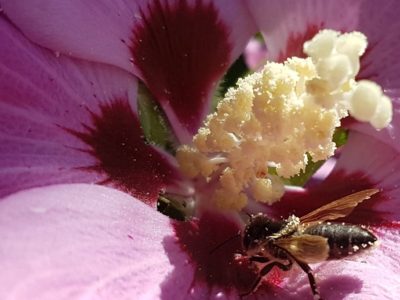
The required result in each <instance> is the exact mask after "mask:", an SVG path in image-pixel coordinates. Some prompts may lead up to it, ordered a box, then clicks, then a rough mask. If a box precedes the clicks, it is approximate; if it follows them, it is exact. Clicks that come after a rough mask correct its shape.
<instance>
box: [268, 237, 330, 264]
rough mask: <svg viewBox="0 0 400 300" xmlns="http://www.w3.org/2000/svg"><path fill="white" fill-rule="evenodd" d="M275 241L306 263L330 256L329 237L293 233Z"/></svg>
mask: <svg viewBox="0 0 400 300" xmlns="http://www.w3.org/2000/svg"><path fill="white" fill-rule="evenodd" d="M275 243H276V245H278V246H279V247H281V248H283V249H285V250H287V251H288V252H289V253H290V254H292V255H293V256H294V257H295V258H296V259H298V260H300V261H302V262H305V263H317V262H321V261H324V260H326V259H327V258H328V256H329V244H328V239H327V238H325V237H322V236H318V235H311V234H301V235H293V236H289V237H287V238H282V239H279V240H277V241H276V242H275Z"/></svg>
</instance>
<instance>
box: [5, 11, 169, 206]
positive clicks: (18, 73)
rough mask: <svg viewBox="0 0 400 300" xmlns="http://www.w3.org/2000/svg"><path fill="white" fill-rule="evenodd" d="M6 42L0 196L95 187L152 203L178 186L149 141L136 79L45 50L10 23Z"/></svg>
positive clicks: (166, 158)
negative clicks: (55, 186) (58, 186)
mask: <svg viewBox="0 0 400 300" xmlns="http://www.w3.org/2000/svg"><path fill="white" fill-rule="evenodd" d="M0 39H1V43H0V57H1V61H0V141H1V143H0V196H4V195H7V194H10V193H12V192H15V191H18V190H21V189H24V188H29V187H33V186H43V185H47V184H51V183H69V182H93V183H104V184H110V185H113V186H116V187H118V188H119V189H121V190H124V191H127V192H129V193H131V194H134V195H136V196H138V197H140V198H141V199H143V200H144V201H148V202H152V201H154V200H155V199H156V197H157V194H158V191H159V189H160V188H162V187H165V186H166V185H167V184H168V183H171V182H173V180H174V178H175V175H174V174H176V173H174V172H175V171H174V167H173V165H172V164H171V163H170V162H169V159H170V158H169V157H168V156H166V155H163V154H161V153H160V152H159V151H158V150H156V149H154V148H153V147H151V146H149V145H147V144H145V142H144V140H143V137H142V130H141V128H140V124H139V121H138V117H137V114H136V92H137V82H136V80H135V78H134V77H133V76H132V75H130V74H129V73H127V72H125V71H122V70H121V69H118V68H116V67H111V66H107V65H101V64H96V63H89V62H84V61H80V60H72V59H70V58H67V57H64V56H62V55H61V56H56V55H54V53H53V52H50V51H47V50H44V49H40V47H38V46H35V45H33V44H31V42H29V41H27V40H26V39H25V38H24V37H23V36H22V34H21V33H20V32H19V31H18V30H17V29H16V28H14V27H13V25H11V24H10V23H9V22H8V21H7V20H5V19H4V18H0Z"/></svg>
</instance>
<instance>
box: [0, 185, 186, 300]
mask: <svg viewBox="0 0 400 300" xmlns="http://www.w3.org/2000/svg"><path fill="white" fill-rule="evenodd" d="M173 235H174V231H173V228H172V226H171V225H170V221H169V219H168V218H167V217H165V216H163V215H161V214H160V213H158V212H156V211H155V210H154V209H152V208H151V207H149V206H147V205H145V204H143V203H141V202H140V201H138V200H136V199H134V198H132V197H131V196H129V195H127V194H125V193H122V192H119V191H117V190H113V189H111V188H107V187H101V186H97V185H86V184H74V185H56V186H49V187H45V188H36V189H31V190H26V191H23V192H19V193H17V194H13V195H11V196H9V197H7V198H5V199H4V201H2V202H0V238H1V245H0V269H1V272H0V281H1V282H2V284H1V285H0V298H1V299H42V300H44V299H60V300H61V299H133V298H134V299H159V298H160V295H161V283H162V282H163V281H164V280H165V279H166V278H167V277H168V275H169V273H170V272H172V271H173V269H174V266H173V265H172V264H171V263H170V259H175V260H176V261H178V262H180V263H182V264H184V263H185V261H186V256H185V254H183V253H182V252H181V251H180V248H179V246H178V245H177V244H176V243H175V242H174V238H173ZM166 249H168V253H167V252H166V251H167V250H166ZM192 273H193V270H192ZM182 275H183V276H181V277H180V278H179V280H177V281H175V285H176V286H175V288H176V287H178V286H179V287H182V288H185V289H186V290H187V286H188V285H189V284H190V282H191V279H192V278H191V274H190V272H186V273H185V274H182ZM175 292H177V291H176V290H175ZM179 293H181V291H180V290H179ZM164 299H165V298H164ZM170 299H172V298H170ZM175 299H177V298H175Z"/></svg>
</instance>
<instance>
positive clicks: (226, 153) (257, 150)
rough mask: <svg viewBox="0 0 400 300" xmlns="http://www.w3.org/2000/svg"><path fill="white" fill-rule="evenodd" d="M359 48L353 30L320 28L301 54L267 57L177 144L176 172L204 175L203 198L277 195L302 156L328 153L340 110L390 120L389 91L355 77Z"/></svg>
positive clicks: (379, 122)
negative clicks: (186, 142)
mask: <svg viewBox="0 0 400 300" xmlns="http://www.w3.org/2000/svg"><path fill="white" fill-rule="evenodd" d="M366 48H367V39H366V37H365V36H364V35H363V34H361V33H359V32H352V33H346V34H340V33H339V32H336V31H333V30H323V31H321V32H319V33H318V34H317V35H316V36H315V37H314V38H313V39H312V40H310V41H308V42H306V43H305V44H304V52H305V53H306V54H308V55H309V57H308V58H306V59H302V58H297V57H295V58H289V59H288V60H287V61H286V62H284V63H282V64H278V63H271V62H269V63H267V64H266V65H265V66H264V68H263V69H262V70H261V71H259V72H256V73H254V74H251V75H249V76H247V77H245V78H243V79H240V80H239V81H238V83H237V87H236V88H231V89H230V90H229V91H228V93H227V94H226V96H225V98H224V99H223V100H222V101H221V102H220V103H219V104H218V106H217V110H216V111H215V112H214V113H213V114H211V115H209V116H208V117H207V119H206V121H205V123H204V126H203V127H202V128H200V129H199V131H198V133H197V134H196V135H195V137H194V139H193V145H192V146H182V147H181V148H179V150H178V155H177V156H178V162H179V163H180V165H181V168H182V170H183V172H184V173H185V174H187V175H188V176H190V177H192V178H197V177H204V178H205V179H206V182H208V183H209V187H208V188H209V189H211V193H210V190H207V191H206V194H207V195H210V194H211V197H208V199H209V198H211V199H212V203H213V204H214V205H215V206H216V207H219V208H225V209H234V210H240V209H242V208H243V207H244V206H246V205H247V203H248V201H249V200H255V201H259V202H263V203H268V204H272V203H274V202H276V201H278V200H279V199H280V197H281V196H282V195H283V192H284V184H283V182H284V179H286V178H290V177H292V176H295V175H297V174H298V173H299V172H300V171H301V170H302V169H304V168H305V167H306V165H307V163H308V158H311V159H312V160H313V161H319V160H326V159H328V158H329V157H330V156H332V155H333V154H334V151H335V147H336V146H335V143H333V141H332V138H333V134H334V132H335V128H337V127H338V126H340V120H341V119H342V118H345V117H347V116H348V115H349V114H350V115H352V116H353V117H355V118H356V119H357V120H360V121H367V122H370V123H371V124H372V125H373V126H374V127H375V128H376V129H381V128H384V127H386V126H387V125H388V124H389V123H390V121H391V119H392V104H391V102H390V99H389V98H388V97H387V96H385V95H383V92H382V89H381V88H380V87H379V86H378V85H377V84H375V83H373V82H371V81H365V80H363V81H360V82H357V81H356V79H355V78H356V75H357V73H358V71H359V67H360V56H361V55H362V54H363V53H364V52H365V50H366ZM271 166H272V167H271ZM260 174H263V175H262V176H260ZM198 182H204V180H200V181H198ZM199 188H203V189H204V185H202V186H199ZM199 193H200V194H201V193H202V191H199Z"/></svg>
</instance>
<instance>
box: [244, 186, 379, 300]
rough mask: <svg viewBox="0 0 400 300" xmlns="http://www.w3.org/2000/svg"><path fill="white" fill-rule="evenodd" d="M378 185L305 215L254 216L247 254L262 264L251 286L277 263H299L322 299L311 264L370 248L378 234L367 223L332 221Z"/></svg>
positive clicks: (279, 265) (246, 232)
mask: <svg viewBox="0 0 400 300" xmlns="http://www.w3.org/2000/svg"><path fill="white" fill-rule="evenodd" d="M377 192H378V190H377V189H368V190H362V191H359V192H357V193H354V194H351V195H348V196H345V197H343V198H340V199H338V200H336V201H333V202H331V203H329V204H326V205H324V206H322V207H320V208H318V209H316V210H314V211H312V212H310V213H308V214H306V215H305V216H302V217H300V218H299V217H297V216H295V215H291V216H289V217H288V218H287V219H285V220H279V221H278V220H274V219H271V218H269V217H268V216H267V215H265V214H262V213H260V214H257V215H252V216H250V220H249V222H248V224H247V225H246V227H245V229H244V231H243V237H242V238H243V247H244V250H245V252H246V255H245V256H244V257H245V258H247V259H249V260H250V261H251V262H254V263H256V264H257V266H258V270H259V271H258V276H257V279H256V281H255V282H254V284H253V286H252V288H251V290H250V291H249V292H247V293H245V294H243V295H242V296H244V295H248V294H250V293H252V292H254V291H255V290H256V289H257V287H258V286H259V284H260V281H261V279H262V278H263V277H264V276H265V275H267V274H268V273H269V272H270V271H271V270H272V268H273V267H277V268H279V269H281V270H283V271H288V270H290V269H291V268H292V266H293V264H294V263H296V264H297V265H298V266H299V267H300V268H301V269H302V270H303V271H304V272H305V273H306V274H307V276H308V280H309V283H310V287H311V291H312V293H313V295H314V299H321V297H320V294H319V291H318V287H317V283H316V280H315V277H314V275H313V272H312V269H311V268H310V267H309V265H308V264H312V263H317V262H322V261H325V260H330V259H341V258H344V257H347V256H350V255H353V254H355V253H357V252H359V251H361V250H365V249H367V248H370V247H371V246H373V245H374V244H375V243H376V242H377V237H376V236H375V235H374V234H373V233H371V232H370V231H368V230H367V229H366V227H365V226H357V225H350V224H345V223H333V222H329V221H332V220H335V219H338V218H342V217H346V216H347V215H349V214H350V213H351V212H352V211H353V209H354V208H355V207H356V206H357V205H358V204H360V203H361V202H363V201H364V200H366V199H369V198H370V197H371V196H372V195H374V194H375V193H377Z"/></svg>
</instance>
